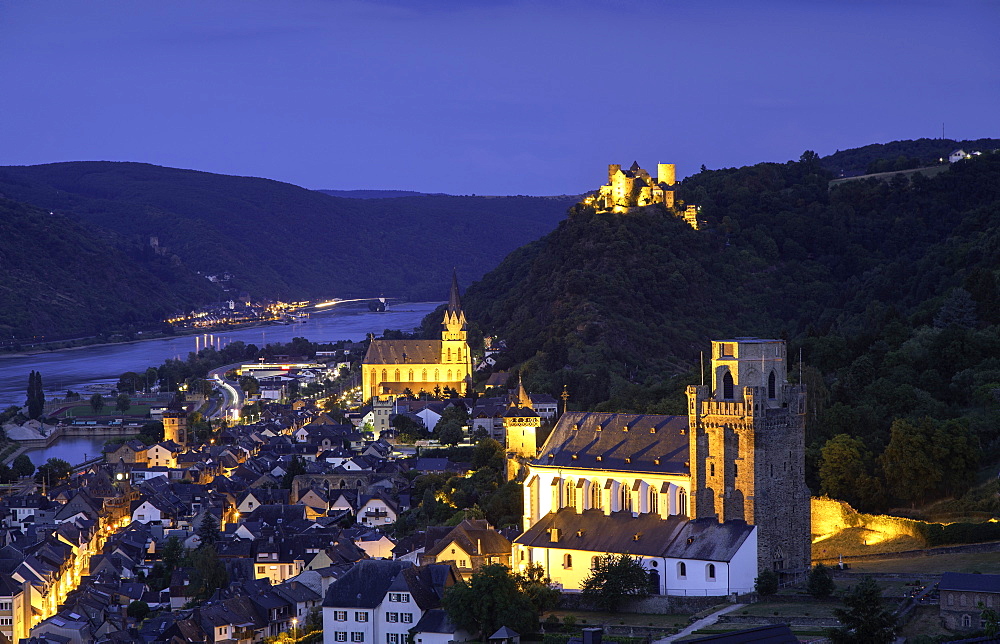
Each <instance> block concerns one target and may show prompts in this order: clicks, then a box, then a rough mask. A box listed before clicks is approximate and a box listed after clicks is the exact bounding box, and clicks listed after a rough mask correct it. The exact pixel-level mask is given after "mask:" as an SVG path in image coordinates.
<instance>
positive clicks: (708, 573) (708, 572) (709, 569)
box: [705, 564, 715, 581]
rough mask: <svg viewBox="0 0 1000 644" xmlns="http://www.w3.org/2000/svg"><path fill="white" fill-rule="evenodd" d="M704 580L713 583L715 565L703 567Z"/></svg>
mask: <svg viewBox="0 0 1000 644" xmlns="http://www.w3.org/2000/svg"><path fill="white" fill-rule="evenodd" d="M705 578H706V579H707V580H708V581H715V564H708V565H707V566H705Z"/></svg>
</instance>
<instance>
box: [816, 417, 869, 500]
mask: <svg viewBox="0 0 1000 644" xmlns="http://www.w3.org/2000/svg"><path fill="white" fill-rule="evenodd" d="M820 454H821V456H820V466H819V481H820V490H821V491H822V493H823V494H826V495H828V496H831V497H833V498H835V499H840V500H842V501H847V502H848V503H850V504H852V505H854V506H855V507H857V502H858V498H859V496H860V495H859V493H858V483H859V481H861V480H862V479H864V478H865V477H867V476H868V472H867V471H866V468H865V464H866V463H867V462H868V461H869V460H870V458H871V455H870V454H869V453H868V451H867V450H866V449H865V444H864V441H862V440H861V439H860V438H853V437H851V436H848V435H847V434H837V435H836V436H834V437H833V438H831V439H830V440H828V441H827V442H826V445H824V446H823V449H822V451H821V452H820Z"/></svg>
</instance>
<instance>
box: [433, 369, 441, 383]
mask: <svg viewBox="0 0 1000 644" xmlns="http://www.w3.org/2000/svg"><path fill="white" fill-rule="evenodd" d="M440 381H441V370H440V369H435V370H434V382H440Z"/></svg>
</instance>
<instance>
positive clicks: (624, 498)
mask: <svg viewBox="0 0 1000 644" xmlns="http://www.w3.org/2000/svg"><path fill="white" fill-rule="evenodd" d="M618 509H619V510H631V509H632V493H631V491H630V490H629V489H628V483H625V482H622V484H621V485H619V486H618Z"/></svg>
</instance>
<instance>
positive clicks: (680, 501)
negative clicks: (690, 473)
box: [677, 488, 688, 516]
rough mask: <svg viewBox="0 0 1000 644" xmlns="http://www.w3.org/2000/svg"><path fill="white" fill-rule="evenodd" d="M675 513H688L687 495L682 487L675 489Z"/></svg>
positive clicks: (685, 514)
mask: <svg viewBox="0 0 1000 644" xmlns="http://www.w3.org/2000/svg"><path fill="white" fill-rule="evenodd" d="M677 514H681V515H684V516H687V514H688V495H687V492H686V491H685V490H684V488H681V489H679V490H678V491H677Z"/></svg>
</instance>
